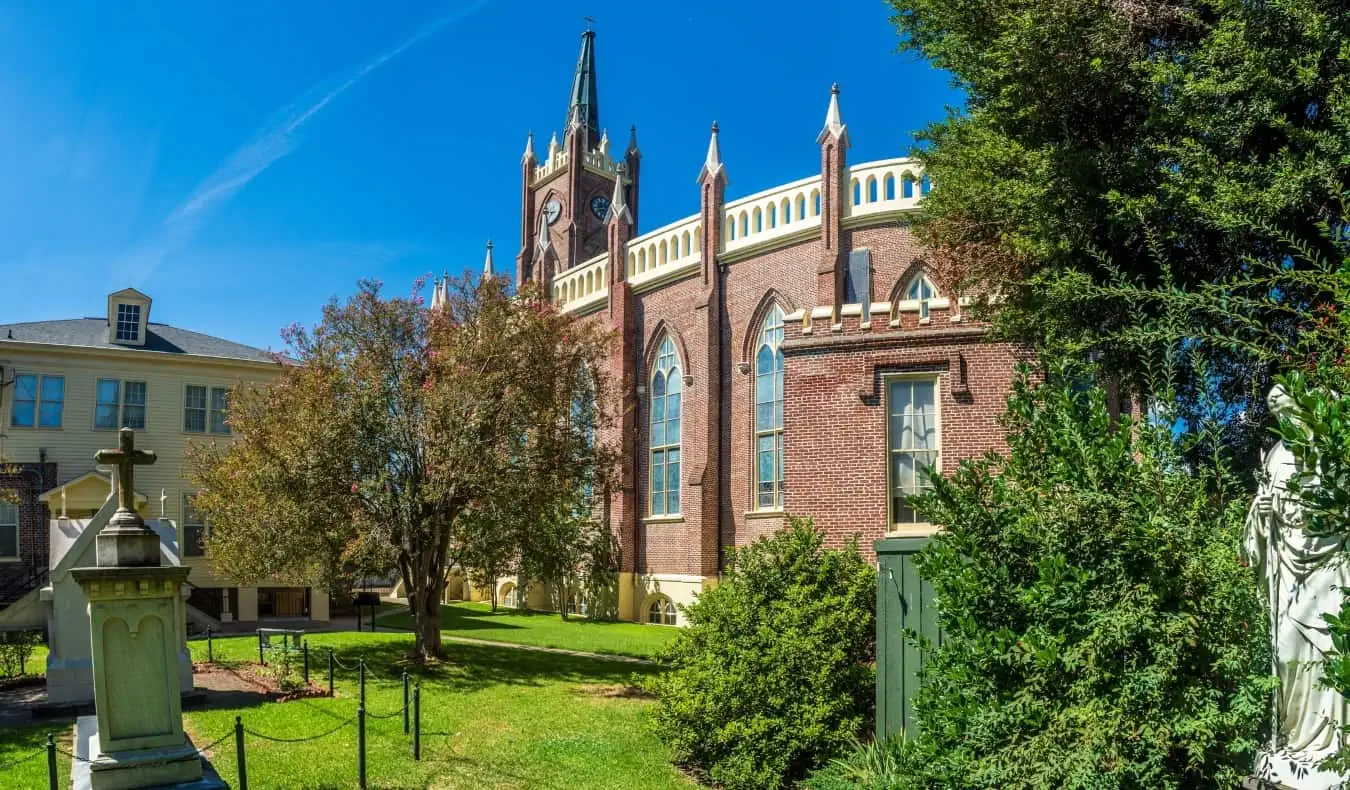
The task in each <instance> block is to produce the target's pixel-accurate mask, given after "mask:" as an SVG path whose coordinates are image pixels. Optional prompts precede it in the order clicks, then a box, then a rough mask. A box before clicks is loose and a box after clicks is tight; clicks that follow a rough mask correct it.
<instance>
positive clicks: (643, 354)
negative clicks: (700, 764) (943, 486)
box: [503, 31, 1019, 624]
mask: <svg viewBox="0 0 1350 790" xmlns="http://www.w3.org/2000/svg"><path fill="white" fill-rule="evenodd" d="M812 131H814V130H812ZM805 133H809V132H805ZM718 135H719V130H718V127H717V124H716V123H714V124H712V129H711V138H710V140H709V142H708V152H707V156H706V158H705V160H704V161H703V162H702V163H701V166H700V165H699V164H698V163H692V162H691V163H690V170H691V174H692V172H695V169H696V168H697V170H696V172H697V186H698V191H697V193H695V192H694V190H693V189H690V191H689V192H690V194H689V204H690V208H691V210H692V213H691V214H690V215H689V216H686V217H682V218H679V219H676V220H675V221H673V222H668V223H665V224H662V225H660V226H659V227H654V228H651V229H648V226H649V225H650V223H647V224H643V223H642V222H641V219H642V217H641V215H640V213H639V207H640V205H641V194H642V193H641V189H640V187H641V172H642V154H641V152H640V150H639V148H638V144H637V139H636V130H635V129H634V131H633V133H632V134H631V136H630V138H629V140H628V143H627V145H626V147H625V148H624V150H623V151H618V150H617V149H615V148H613V147H612V145H611V142H610V140H609V139H608V137H607V136H606V134H605V133H603V132H602V131H601V126H600V107H599V102H598V92H597V86H596V69H595V34H594V33H593V32H591V31H587V32H586V33H584V34H583V35H582V44H581V54H580V58H579V59H578V62H577V69H576V74H575V77H574V80H573V85H572V95H571V102H570V105H569V108H568V115H567V125H566V129H565V132H564V134H563V137H562V140H561V142H559V141H558V139H557V138H556V137H555V138H554V139H553V140H551V141H550V142H549V144H548V146H547V148H546V149H544V150H542V151H540V152H538V153H536V151H535V147H534V143H533V140H532V139H531V140H527V142H526V147H525V153H524V156H523V157H522V159H521V173H520V178H521V218H520V236H521V241H520V253H519V255H518V256H517V258H516V277H517V283H518V284H523V283H524V282H526V281H537V282H540V283H542V284H543V285H544V286H545V287H546V288H547V289H548V290H549V291H550V292H551V293H552V294H553V297H554V301H555V302H556V303H557V304H558V306H559V307H560V309H562V310H565V311H569V312H572V313H575V314H577V315H580V316H589V317H591V319H592V320H595V321H599V322H601V323H603V324H604V325H606V326H608V327H610V328H612V329H613V330H614V331H615V332H616V334H617V337H618V340H617V343H616V346H615V351H614V353H613V356H612V360H611V363H610V370H609V371H608V374H609V375H610V376H611V377H612V380H613V381H614V382H616V383H617V384H618V385H619V386H618V389H619V391H620V393H621V397H622V399H623V401H624V402H623V403H622V404H615V405H616V406H620V407H621V408H620V409H619V411H617V412H616V413H619V414H621V415H622V417H621V419H620V420H619V421H618V425H617V427H616V431H617V434H618V435H617V436H614V437H612V438H613V439H614V440H615V441H617V442H618V443H619V445H620V447H621V449H622V455H623V458H624V464H623V469H622V473H621V480H620V483H619V485H618V486H617V490H616V491H615V492H614V493H613V494H612V495H611V497H610V500H609V501H608V502H607V503H606V504H605V505H604V506H603V511H604V513H603V517H604V518H605V519H606V520H607V521H608V523H609V525H610V526H611V528H612V529H613V531H614V532H615V534H616V535H617V536H618V538H619V542H620V545H621V548H622V557H623V566H622V574H621V578H620V591H619V616H620V617H621V618H623V619H633V620H639V621H643V622H655V623H664V624H676V623H678V622H679V620H680V619H682V615H681V614H679V613H678V612H677V610H676V609H675V607H674V606H673V605H672V604H676V603H689V602H690V601H692V600H693V598H694V596H695V595H696V594H697V593H698V592H699V591H700V590H701V589H703V588H704V586H705V585H708V584H711V583H715V581H716V579H717V578H718V575H719V573H720V572H721V571H722V570H723V569H724V565H725V561H726V549H727V548H728V547H730V546H739V545H743V544H745V543H748V542H750V541H752V540H754V539H755V538H756V537H757V536H759V535H762V534H765V533H767V532H770V531H772V530H775V529H777V528H778V527H780V526H781V525H782V524H783V523H784V522H785V519H786V516H787V514H793V515H799V516H811V517H813V518H814V519H815V523H816V524H817V525H818V526H819V527H820V528H822V529H823V530H824V531H825V532H826V534H827V535H828V537H829V541H830V543H832V544H842V543H844V542H846V541H847V540H849V539H850V538H851V537H853V536H855V535H857V536H859V537H860V544H861V546H862V547H863V549H864V550H865V551H869V552H870V550H871V549H870V547H871V543H872V541H873V540H874V539H877V538H881V537H884V536H889V535H904V534H926V533H928V532H930V531H931V528H930V527H929V526H928V525H925V524H921V523H917V519H916V516H915V514H914V512H913V510H912V509H911V508H910V506H909V504H908V497H909V496H910V495H912V494H913V493H915V492H916V491H918V490H920V489H921V488H922V487H923V486H924V480H923V475H922V474H921V472H920V471H919V470H921V469H922V468H923V467H924V466H926V465H928V464H936V465H937V466H938V468H940V469H942V470H943V472H944V473H948V474H949V473H950V472H951V471H952V470H953V469H954V468H955V466H956V465H957V464H958V463H959V462H960V461H961V460H962V459H963V458H968V457H972V456H976V455H980V454H982V453H984V452H985V451H986V450H989V449H991V448H996V447H998V446H1000V444H1001V441H1002V440H1001V431H1000V427H999V425H998V416H999V415H1000V414H1001V413H1002V411H1003V407H1004V399H1005V396H1006V394H1007V392H1008V390H1009V387H1010V383H1011V380H1012V378H1013V375H1014V369H1015V366H1016V364H1017V361H1018V358H1019V354H1018V352H1017V349H1015V348H1013V347H1011V346H1007V345H1001V344H993V343H990V342H987V341H986V339H985V335H986V332H987V329H986V327H985V326H982V325H981V324H979V323H977V322H973V321H971V320H969V319H968V318H967V316H965V315H964V314H963V311H962V307H963V305H966V304H968V303H969V301H968V300H963V299H962V298H961V297H959V296H958V295H957V294H953V293H947V292H945V291H944V290H943V288H942V287H940V285H939V284H938V283H936V282H935V281H934V279H933V278H932V277H931V276H930V273H929V272H928V271H927V270H926V269H925V262H924V250H923V248H922V247H921V246H920V245H919V244H918V242H917V241H916V240H915V238H914V236H913V234H912V233H911V231H910V229H909V227H908V219H907V217H908V215H909V214H910V213H911V212H912V211H913V210H914V209H915V208H916V207H917V205H918V202H919V201H920V199H921V198H922V196H923V195H924V194H926V193H927V191H928V189H929V182H928V180H927V179H926V178H925V177H924V175H923V172H922V169H921V167H920V165H919V163H918V162H916V161H913V160H910V159H905V158H895V159H885V160H881V161H874V162H860V163H852V162H850V161H849V160H848V149H849V129H848V126H847V125H846V124H845V123H844V117H843V114H842V111H841V109H840V97H839V89H838V87H837V86H836V87H835V88H834V89H833V90H832V91H831V95H830V96H829V99H828V106H827V110H826V113H825V121H824V124H823V127H822V128H821V129H820V131H819V135H818V136H817V138H816V140H817V143H818V144H819V145H820V161H819V163H818V168H817V167H816V163H811V164H810V165H809V167H810V168H812V169H808V163H803V171H804V173H803V175H804V177H803V178H801V179H798V180H795V181H791V182H789V183H786V184H779V185H769V186H767V188H765V189H762V190H759V191H755V192H754V193H753V194H748V195H745V196H744V197H737V198H735V199H728V195H727V185H728V173H729V171H730V170H732V169H734V166H735V163H734V162H733V163H727V162H723V160H722V157H721V153H720V150H719V146H718ZM661 187H662V188H667V189H668V188H670V185H661ZM659 219H662V220H664V218H659ZM503 592H504V595H503V599H506V600H509V599H511V598H512V597H513V596H512V595H511V591H510V590H504V591H503ZM515 594H516V595H519V591H518V590H517V591H515ZM533 598H534V596H533V595H531V599H533Z"/></svg>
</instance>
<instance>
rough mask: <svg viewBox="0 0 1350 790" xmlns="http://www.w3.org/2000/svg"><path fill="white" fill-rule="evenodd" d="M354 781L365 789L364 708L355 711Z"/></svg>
mask: <svg viewBox="0 0 1350 790" xmlns="http://www.w3.org/2000/svg"><path fill="white" fill-rule="evenodd" d="M356 779H357V782H358V784H360V786H361V789H362V790H365V787H366V706H365V705H364V704H362V705H361V706H360V707H359V708H357V709H356Z"/></svg>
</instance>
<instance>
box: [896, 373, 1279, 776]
mask: <svg viewBox="0 0 1350 790" xmlns="http://www.w3.org/2000/svg"><path fill="white" fill-rule="evenodd" d="M1078 375H1079V372H1078V371H1074V370H1071V369H1068V368H1061V369H1059V370H1057V371H1056V375H1054V376H1052V377H1051V383H1048V384H1044V385H1039V386H1037V385H1034V384H1032V383H1031V382H1030V381H1029V380H1028V379H1027V377H1026V375H1025V374H1023V376H1022V377H1021V378H1020V380H1019V381H1018V382H1017V384H1016V385H1015V387H1014V392H1013V394H1012V396H1011V397H1010V398H1009V409H1008V414H1007V417H1006V423H1007V429H1008V430H1007V438H1008V443H1009V454H1008V457H1007V458H1006V459H1000V458H996V457H992V456H991V457H988V458H985V459H983V460H980V461H977V462H966V463H963V464H962V466H961V468H960V469H959V471H958V472H957V473H956V474H955V476H954V477H952V478H950V479H947V480H936V481H935V483H934V489H933V490H932V492H931V493H930V494H929V495H928V496H927V497H926V498H925V499H924V500H922V501H921V502H919V504H918V507H919V510H920V512H921V513H923V514H924V515H925V517H926V518H927V519H929V520H930V521H932V522H933V523H934V524H938V525H941V526H942V527H944V528H945V531H944V532H943V533H941V534H940V535H939V536H937V537H936V538H935V540H934V541H933V543H932V544H930V545H929V546H928V547H927V548H925V549H924V551H923V552H921V553H920V555H919V557H918V558H917V560H916V564H917V568H918V571H919V573H920V574H921V575H922V576H923V577H925V578H926V579H928V580H929V581H931V582H932V584H933V588H934V592H935V593H936V597H937V602H938V610H939V623H940V626H941V628H942V633H943V640H942V644H941V645H940V646H938V647H936V648H935V649H933V650H932V651H931V653H930V654H929V656H928V661H927V663H926V666H925V669H924V680H925V684H924V686H923V688H922V689H921V690H920V691H919V693H918V697H917V700H916V704H915V711H916V714H917V716H918V726H919V728H920V732H919V738H920V741H921V743H920V748H921V749H922V751H923V753H924V755H925V758H924V760H923V761H922V765H923V769H924V770H923V771H922V772H921V773H920V774H919V775H917V776H916V777H915V778H914V780H913V781H912V783H911V785H910V786H926V787H943V788H947V787H972V788H974V787H980V788H984V787H1000V788H1051V787H1053V788H1087V787H1091V788H1094V789H1096V788H1142V787H1147V788H1182V787H1184V788H1200V787H1232V786H1235V785H1236V784H1237V783H1238V782H1239V780H1240V779H1241V778H1242V777H1243V776H1245V775H1246V774H1247V773H1248V772H1249V770H1250V767H1251V765H1252V762H1253V756H1254V753H1255V750H1256V748H1257V746H1258V739H1259V737H1260V734H1259V730H1260V729H1261V728H1262V727H1263V725H1264V723H1265V722H1266V721H1267V720H1268V718H1269V714H1268V708H1267V700H1268V696H1267V695H1268V693H1269V691H1270V689H1271V688H1272V681H1271V679H1270V678H1269V653H1268V650H1267V648H1266V640H1267V637H1266V626H1265V625H1264V619H1265V618H1264V616H1263V614H1262V610H1261V605H1260V602H1259V601H1258V596H1257V592H1256V591H1257V585H1256V582H1255V580H1254V578H1253V576H1252V573H1251V571H1250V570H1249V569H1247V568H1246V567H1244V565H1243V564H1242V562H1241V559H1240V557H1239V536H1240V535H1241V527H1242V523H1243V513H1244V509H1245V503H1246V496H1245V494H1243V492H1242V491H1241V489H1240V488H1238V487H1236V486H1234V485H1233V484H1232V481H1230V480H1228V478H1227V476H1226V473H1225V472H1224V471H1223V469H1222V468H1214V469H1202V468H1195V467H1188V466H1187V465H1185V464H1182V463H1181V462H1180V461H1179V457H1180V455H1179V448H1178V447H1177V439H1178V437H1175V436H1174V435H1173V431H1172V426H1171V423H1170V421H1169V420H1163V419H1156V420H1152V421H1143V422H1131V421H1130V420H1128V419H1122V420H1120V421H1113V419H1112V417H1111V416H1110V414H1109V413H1108V411H1107V408H1106V405H1105V398H1104V395H1103V393H1102V391H1101V389H1099V388H1093V387H1089V388H1087V389H1084V388H1083V387H1081V386H1073V385H1072V384H1070V383H1068V382H1070V381H1072V380H1075V379H1076V378H1077V377H1078ZM1077 380H1081V378H1077Z"/></svg>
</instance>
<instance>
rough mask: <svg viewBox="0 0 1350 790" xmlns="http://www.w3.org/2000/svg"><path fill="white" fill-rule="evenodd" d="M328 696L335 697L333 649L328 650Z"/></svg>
mask: <svg viewBox="0 0 1350 790" xmlns="http://www.w3.org/2000/svg"><path fill="white" fill-rule="evenodd" d="M328 696H330V697H331V696H334V695H333V648H331V647H330V648H328Z"/></svg>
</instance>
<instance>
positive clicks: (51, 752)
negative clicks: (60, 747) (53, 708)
mask: <svg viewBox="0 0 1350 790" xmlns="http://www.w3.org/2000/svg"><path fill="white" fill-rule="evenodd" d="M47 788H48V790H60V786H59V785H58V784H57V783H56V739H55V738H53V737H52V734H51V733H50V732H49V733H47Z"/></svg>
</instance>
